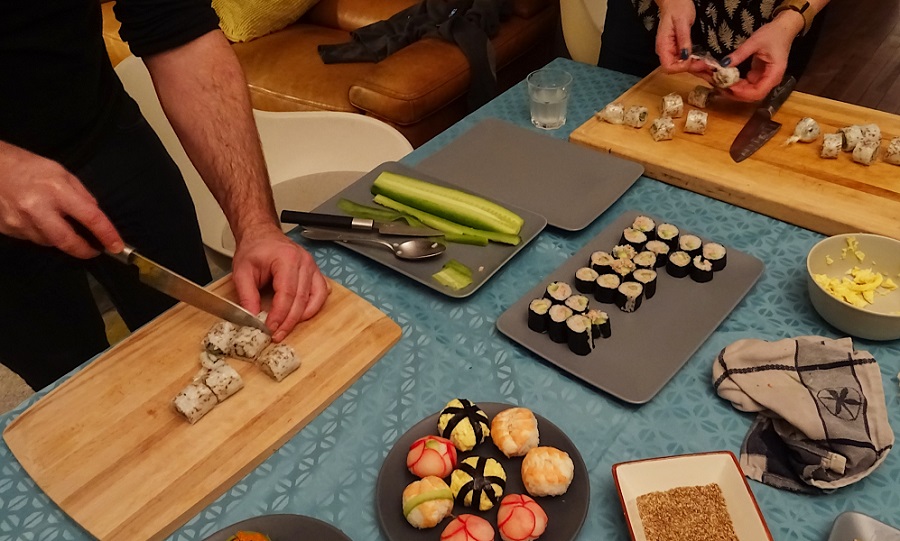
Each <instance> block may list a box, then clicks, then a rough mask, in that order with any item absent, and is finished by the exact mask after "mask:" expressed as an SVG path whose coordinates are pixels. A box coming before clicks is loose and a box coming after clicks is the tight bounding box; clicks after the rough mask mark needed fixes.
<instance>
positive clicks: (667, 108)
mask: <svg viewBox="0 0 900 541" xmlns="http://www.w3.org/2000/svg"><path fill="white" fill-rule="evenodd" d="M659 113H660V116H663V117H669V118H679V117H681V115H682V114H683V113H684V100H683V99H682V98H681V96H680V95H679V94H676V93H674V92H672V93H671V94H666V95H665V96H663V97H662V99H661V100H660V103H659Z"/></svg>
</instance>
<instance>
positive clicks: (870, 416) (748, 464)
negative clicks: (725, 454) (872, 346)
mask: <svg viewBox="0 0 900 541" xmlns="http://www.w3.org/2000/svg"><path fill="white" fill-rule="evenodd" d="M713 386H714V387H715V389H716V392H717V393H718V394H719V396H721V397H722V398H724V399H726V400H729V401H730V402H731V404H732V405H733V406H734V407H735V408H737V409H739V410H741V411H747V412H757V413H758V415H757V418H756V420H755V421H754V422H753V425H752V426H751V427H750V430H749V432H748V433H747V436H746V437H745V438H744V442H743V444H742V445H741V458H740V462H741V468H742V469H743V470H744V474H745V475H746V476H747V477H750V478H751V479H755V480H757V481H760V482H762V483H765V484H767V485H771V486H774V487H777V488H784V489H788V490H794V491H799V492H822V491H823V490H826V491H827V490H832V489H836V488H839V487H842V486H846V485H849V484H851V483H854V482H856V481H858V480H860V479H862V478H863V477H865V476H866V475H868V474H869V473H870V472H871V471H872V470H874V469H875V468H876V467H878V465H879V464H881V462H882V461H883V460H884V459H885V457H886V456H887V453H888V451H889V450H890V449H891V447H892V446H893V444H894V433H893V431H892V430H891V426H890V424H889V423H888V418H887V408H886V406H885V400H884V388H883V386H882V382H881V372H880V371H879V368H878V364H877V363H876V362H875V359H874V358H873V357H872V355H870V354H869V353H868V352H866V351H857V350H855V349H854V348H853V341H852V340H851V339H850V338H842V339H838V340H832V339H828V338H822V337H818V336H804V337H800V338H796V339H793V338H787V339H783V340H778V341H775V342H767V341H765V340H758V339H746V340H738V341H737V342H735V343H733V344H731V345H729V346H727V347H726V348H725V349H723V350H722V351H721V352H720V353H719V355H718V356H717V357H716V359H715V361H714V362H713Z"/></svg>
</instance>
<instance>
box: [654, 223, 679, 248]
mask: <svg viewBox="0 0 900 541" xmlns="http://www.w3.org/2000/svg"><path fill="white" fill-rule="evenodd" d="M680 234H681V231H679V230H678V227H677V226H675V225H673V224H659V225H658V226H656V238H657V239H659V240H661V241H663V242H665V243H666V244H667V245H668V246H669V250H677V249H678V237H679V235H680Z"/></svg>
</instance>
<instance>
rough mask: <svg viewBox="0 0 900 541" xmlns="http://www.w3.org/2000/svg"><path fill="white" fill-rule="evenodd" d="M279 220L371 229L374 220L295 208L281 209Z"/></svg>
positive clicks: (302, 223)
mask: <svg viewBox="0 0 900 541" xmlns="http://www.w3.org/2000/svg"><path fill="white" fill-rule="evenodd" d="M281 221H282V222H284V223H288V224H300V225H310V226H319V227H340V228H342V229H373V228H374V227H375V222H374V221H372V220H365V219H362V218H353V217H352V216H337V215H333V214H316V213H313V212H300V211H296V210H282V211H281Z"/></svg>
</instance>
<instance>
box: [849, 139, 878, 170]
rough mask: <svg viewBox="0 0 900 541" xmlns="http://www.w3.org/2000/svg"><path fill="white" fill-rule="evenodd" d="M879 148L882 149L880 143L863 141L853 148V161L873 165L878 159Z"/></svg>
mask: <svg viewBox="0 0 900 541" xmlns="http://www.w3.org/2000/svg"><path fill="white" fill-rule="evenodd" d="M879 150H881V145H880V144H878V143H873V142H868V141H863V142H861V143H860V144H858V145H856V148H854V149H853V161H855V162H856V163H861V164H863V165H872V164H873V163H875V161H876V160H877V159H878V151H879Z"/></svg>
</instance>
